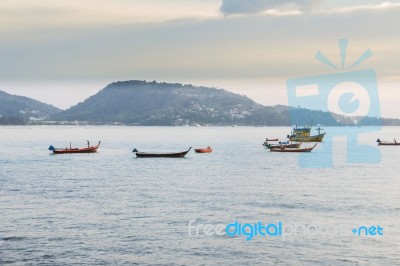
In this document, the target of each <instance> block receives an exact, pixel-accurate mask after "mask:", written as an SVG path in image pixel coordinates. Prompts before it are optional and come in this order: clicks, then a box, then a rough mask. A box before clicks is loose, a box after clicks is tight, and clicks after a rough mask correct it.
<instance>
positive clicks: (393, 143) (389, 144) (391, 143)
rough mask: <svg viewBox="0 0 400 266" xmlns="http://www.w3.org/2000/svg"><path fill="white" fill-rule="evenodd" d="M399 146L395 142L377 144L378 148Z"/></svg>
mask: <svg viewBox="0 0 400 266" xmlns="http://www.w3.org/2000/svg"><path fill="white" fill-rule="evenodd" d="M399 145H400V143H397V142H387V143H385V142H380V143H378V146H399Z"/></svg>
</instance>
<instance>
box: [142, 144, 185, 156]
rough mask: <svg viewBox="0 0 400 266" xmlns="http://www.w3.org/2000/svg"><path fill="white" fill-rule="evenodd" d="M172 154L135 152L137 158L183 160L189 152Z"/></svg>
mask: <svg viewBox="0 0 400 266" xmlns="http://www.w3.org/2000/svg"><path fill="white" fill-rule="evenodd" d="M190 149H191V147H190V148H189V150H187V151H182V152H174V153H149V152H139V151H137V152H135V153H136V157H138V158H183V157H185V156H186V154H187V153H188V152H189V151H190Z"/></svg>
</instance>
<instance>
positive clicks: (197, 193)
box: [0, 126, 400, 265]
mask: <svg viewBox="0 0 400 266" xmlns="http://www.w3.org/2000/svg"><path fill="white" fill-rule="evenodd" d="M338 130H339V131H340V130H343V129H340V128H326V131H327V133H328V134H329V133H330V132H337V131H338ZM347 130H357V129H347ZM289 131H290V128H285V127H276V128H270V127H257V128H256V127H235V128H232V127H196V128H195V127H107V126H102V127H91V126H87V127H81V126H63V127H41V126H37V127H0V136H1V139H0V167H1V171H0V264H14V265H26V264H31V265H34V264H41V265H72V264H95V265H106V264H127V265H128V264H129V265H131V264H140V265H146V264H149V265H150V264H151V265H154V264H159V265H174V264H177V265H203V264H204V265H217V264H223V265H224V264H230V265H235V264H236V265H246V264H264V265H268V264H288V265H299V264H300V265H311V264H321V265H322V264H328V265H365V264H366V265H377V264H380V265H399V264H400V254H399V250H400V190H399V189H400V174H399V173H400V161H399V158H400V147H398V148H397V147H380V148H379V150H380V151H381V154H382V160H381V162H380V163H377V164H348V163H347V162H346V148H345V147H346V146H345V144H346V139H345V138H338V139H336V140H335V143H334V149H333V153H334V157H333V160H334V164H333V167H332V168H321V169H308V168H301V167H299V165H298V155H297V154H281V153H270V152H268V151H267V150H266V149H264V148H263V146H262V145H261V144H262V143H263V140H264V139H265V138H266V137H269V138H274V137H284V136H286V134H288V133H289ZM378 137H379V138H381V139H382V140H392V139H393V137H398V138H399V140H400V128H398V127H390V128H384V129H382V131H381V132H374V133H370V134H364V135H362V136H360V142H363V143H369V144H371V145H376V143H375V140H376V139H377V138H378ZM87 139H89V140H90V141H91V143H93V144H94V143H95V142H97V141H98V140H101V141H102V144H101V147H100V149H99V152H98V153H96V154H76V155H50V152H49V151H48V150H47V148H48V146H49V145H50V144H52V145H54V146H56V147H66V146H68V145H69V142H70V141H71V142H72V144H73V145H75V146H85V145H86V140H87ZM208 145H210V146H212V147H213V148H214V152H213V153H211V154H195V153H194V152H193V151H191V152H190V153H189V154H188V155H187V158H183V159H157V158H156V159H138V158H136V157H135V156H134V154H133V153H132V152H131V151H132V149H133V148H137V149H139V150H143V151H160V150H162V151H169V150H174V151H175V150H176V151H180V150H186V149H187V148H189V147H190V146H192V147H206V146H208ZM321 145H326V144H324V143H322V144H321ZM306 156H309V159H310V160H317V159H318V158H321V156H322V157H323V156H324V154H323V153H322V154H321V153H319V152H318V151H315V152H312V153H310V154H307V155H306ZM359 156H360V158H363V157H368V156H369V154H365V153H360V154H359ZM191 220H195V222H194V223H193V224H194V225H195V226H196V225H199V224H211V225H216V224H221V223H222V224H226V225H227V224H230V223H232V222H234V221H239V222H240V223H257V222H258V221H263V222H265V223H269V222H271V223H277V222H279V221H280V222H282V223H283V224H285V225H286V224H289V223H290V224H301V225H310V224H319V225H327V226H328V225H329V226H337V227H340V228H343V230H344V233H341V234H339V233H337V234H335V233H333V234H322V233H316V234H305V233H301V232H300V233H299V234H297V235H290V236H287V237H285V238H284V239H283V238H282V237H271V236H264V237H262V236H256V237H254V238H253V239H252V240H250V241H246V237H244V236H236V237H230V236H226V235H225V236H218V235H214V236H208V235H206V234H204V233H202V232H201V230H200V231H199V232H200V233H199V235H198V236H196V234H195V229H193V231H192V233H191V234H190V235H189V232H188V223H189V221H191ZM363 225H364V226H366V227H367V226H368V227H369V226H374V225H375V226H377V225H379V226H380V227H382V228H384V229H383V233H384V234H383V236H380V235H376V236H365V235H361V236H358V235H357V234H353V233H352V232H351V229H353V228H358V227H360V226H363Z"/></svg>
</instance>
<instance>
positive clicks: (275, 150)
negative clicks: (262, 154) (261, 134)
mask: <svg viewBox="0 0 400 266" xmlns="http://www.w3.org/2000/svg"><path fill="white" fill-rule="evenodd" d="M315 146H317V143H315V145H314V146H313V147H310V148H303V149H300V148H286V147H279V148H270V149H269V150H270V151H271V152H311V151H312V150H313V149H314V148H315Z"/></svg>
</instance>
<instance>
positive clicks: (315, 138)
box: [289, 133, 325, 142]
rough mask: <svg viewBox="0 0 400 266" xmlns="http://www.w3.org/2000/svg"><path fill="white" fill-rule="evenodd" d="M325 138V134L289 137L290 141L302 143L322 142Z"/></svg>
mask: <svg viewBox="0 0 400 266" xmlns="http://www.w3.org/2000/svg"><path fill="white" fill-rule="evenodd" d="M324 137H325V133H324V134H320V135H315V136H289V140H290V141H300V142H322V140H323V139H324Z"/></svg>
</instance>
